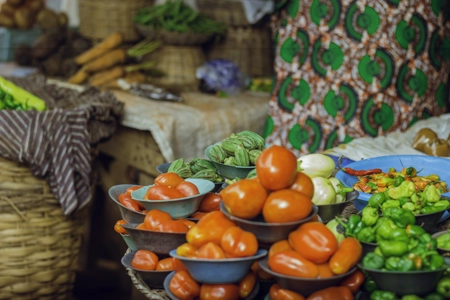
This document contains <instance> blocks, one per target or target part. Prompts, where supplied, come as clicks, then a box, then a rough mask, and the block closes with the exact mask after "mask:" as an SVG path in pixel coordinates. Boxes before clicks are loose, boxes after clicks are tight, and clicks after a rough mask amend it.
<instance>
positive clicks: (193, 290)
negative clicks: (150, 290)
mask: <svg viewBox="0 0 450 300" xmlns="http://www.w3.org/2000/svg"><path fill="white" fill-rule="evenodd" d="M169 289H170V291H171V292H172V294H174V296H175V297H177V298H178V299H180V300H194V299H195V298H197V297H198V296H200V285H199V284H198V283H197V282H196V281H195V280H194V279H193V278H192V277H191V275H189V273H188V272H187V271H178V272H176V273H175V274H174V275H173V277H172V279H171V280H170V283H169Z"/></svg>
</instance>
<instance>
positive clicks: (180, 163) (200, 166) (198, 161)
mask: <svg viewBox="0 0 450 300" xmlns="http://www.w3.org/2000/svg"><path fill="white" fill-rule="evenodd" d="M167 171H168V172H174V173H177V174H178V175H179V176H181V177H182V178H202V179H207V180H210V181H212V182H215V183H219V182H223V177H222V176H220V175H219V174H218V173H217V168H216V166H215V165H214V164H213V163H212V162H211V161H209V160H207V159H204V158H194V159H192V160H191V161H189V162H185V161H184V159H183V158H179V159H177V160H175V161H173V162H172V163H171V164H170V166H169V169H168V170H167Z"/></svg>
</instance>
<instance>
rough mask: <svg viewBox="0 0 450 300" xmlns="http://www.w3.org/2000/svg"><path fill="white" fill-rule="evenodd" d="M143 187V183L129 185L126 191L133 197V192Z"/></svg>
mask: <svg viewBox="0 0 450 300" xmlns="http://www.w3.org/2000/svg"><path fill="white" fill-rule="evenodd" d="M141 187H142V185H136V186H132V187H129V188H128V189H127V192H126V193H127V196H128V197H130V198H131V193H133V192H134V191H135V190H138V189H140V188H141Z"/></svg>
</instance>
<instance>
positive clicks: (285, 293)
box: [275, 289, 305, 300]
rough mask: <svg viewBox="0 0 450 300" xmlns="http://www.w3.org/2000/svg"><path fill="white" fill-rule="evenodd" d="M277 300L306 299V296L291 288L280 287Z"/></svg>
mask: <svg viewBox="0 0 450 300" xmlns="http://www.w3.org/2000/svg"><path fill="white" fill-rule="evenodd" d="M275 300H305V297H303V296H302V295H300V294H299V293H296V292H293V291H290V290H285V289H279V290H278V293H277V297H276V298H275Z"/></svg>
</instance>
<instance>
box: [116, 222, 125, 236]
mask: <svg viewBox="0 0 450 300" xmlns="http://www.w3.org/2000/svg"><path fill="white" fill-rule="evenodd" d="M122 224H127V222H126V221H125V220H119V221H117V222H116V224H115V225H114V230H115V231H116V232H117V233H120V234H127V231H126V230H125V228H123V227H122V226H121V225H122Z"/></svg>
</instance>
